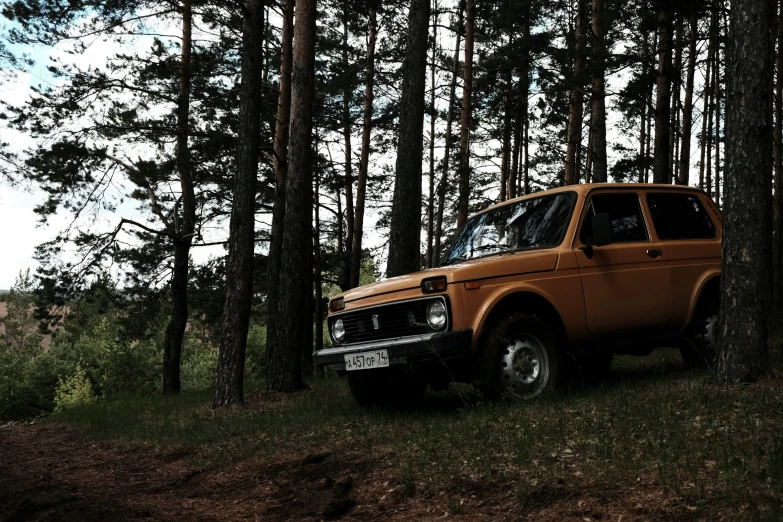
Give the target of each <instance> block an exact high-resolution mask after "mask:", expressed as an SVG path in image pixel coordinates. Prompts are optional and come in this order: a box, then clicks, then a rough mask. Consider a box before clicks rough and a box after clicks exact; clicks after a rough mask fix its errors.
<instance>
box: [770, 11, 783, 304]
mask: <svg viewBox="0 0 783 522" xmlns="http://www.w3.org/2000/svg"><path fill="white" fill-rule="evenodd" d="M777 29H778V30H777V37H778V38H777V39H778V48H777V56H776V61H777V70H778V71H777V78H776V83H775V97H776V98H777V105H776V106H775V204H774V207H775V210H774V220H775V223H774V230H775V235H774V241H773V245H772V252H773V254H772V269H773V274H774V278H773V279H774V281H773V285H772V286H773V289H774V290H773V292H774V296H773V300H774V301H773V308H774V309H775V310H783V0H781V2H780V11H779V15H778V27H777Z"/></svg>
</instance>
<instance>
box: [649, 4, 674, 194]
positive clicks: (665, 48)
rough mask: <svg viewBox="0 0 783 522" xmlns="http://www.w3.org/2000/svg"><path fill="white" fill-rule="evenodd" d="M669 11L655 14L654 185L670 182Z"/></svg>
mask: <svg viewBox="0 0 783 522" xmlns="http://www.w3.org/2000/svg"><path fill="white" fill-rule="evenodd" d="M671 69H672V12H671V9H670V8H669V7H668V6H663V7H662V8H661V11H660V12H659V13H658V79H657V82H656V92H655V156H654V158H653V183H667V182H668V180H669V132H670V129H669V125H670V122H669V118H670V110H669V106H670V104H671V83H672V71H671Z"/></svg>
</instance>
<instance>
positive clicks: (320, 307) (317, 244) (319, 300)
mask: <svg viewBox="0 0 783 522" xmlns="http://www.w3.org/2000/svg"><path fill="white" fill-rule="evenodd" d="M320 185H321V179H320V176H318V174H317V173H316V177H315V189H314V193H315V196H314V197H315V204H314V218H315V219H314V221H315V226H314V229H313V252H314V258H313V265H314V266H313V272H314V276H315V281H314V284H315V346H314V348H313V349H314V350H315V351H316V352H317V351H318V350H321V349H323V347H324V298H323V280H322V277H321V217H320V215H319V211H320V209H321V198H320ZM310 364H311V365H312V358H311V359H310ZM322 371H323V368H319V373H321V372H322Z"/></svg>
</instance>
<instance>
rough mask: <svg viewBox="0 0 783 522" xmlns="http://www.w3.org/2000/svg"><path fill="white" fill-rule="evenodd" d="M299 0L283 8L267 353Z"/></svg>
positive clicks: (275, 296) (273, 321)
mask: <svg viewBox="0 0 783 522" xmlns="http://www.w3.org/2000/svg"><path fill="white" fill-rule="evenodd" d="M295 5H296V4H295V0H286V2H285V7H284V10H283V27H282V33H281V36H280V93H279V94H278V98H277V117H276V119H275V121H276V123H275V139H274V152H275V158H274V167H275V198H274V203H273V207H272V230H271V239H270V241H269V256H268V260H269V262H268V266H267V294H266V301H267V302H266V305H267V329H266V346H267V350H266V353H265V356H266V354H268V353H269V348H268V347H269V346H275V345H276V344H277V339H276V337H275V336H276V335H277V320H278V315H277V311H278V310H277V303H278V300H279V295H280V294H279V289H280V253H281V250H282V248H283V223H284V222H285V187H286V179H287V177H288V133H289V126H290V124H291V69H292V67H293V44H294V8H295Z"/></svg>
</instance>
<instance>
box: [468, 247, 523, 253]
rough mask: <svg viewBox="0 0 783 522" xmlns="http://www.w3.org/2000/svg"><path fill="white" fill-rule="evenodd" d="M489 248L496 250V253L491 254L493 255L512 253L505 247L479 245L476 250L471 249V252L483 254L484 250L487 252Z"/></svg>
mask: <svg viewBox="0 0 783 522" xmlns="http://www.w3.org/2000/svg"><path fill="white" fill-rule="evenodd" d="M490 248H495V249H497V252H493V253H495V254H513V253H514V251H513V250H512V249H510V248H508V247H507V246H505V245H481V246H478V247H476V248H472V249H471V250H470V251H471V252H483V251H484V250H489V249H490Z"/></svg>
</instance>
